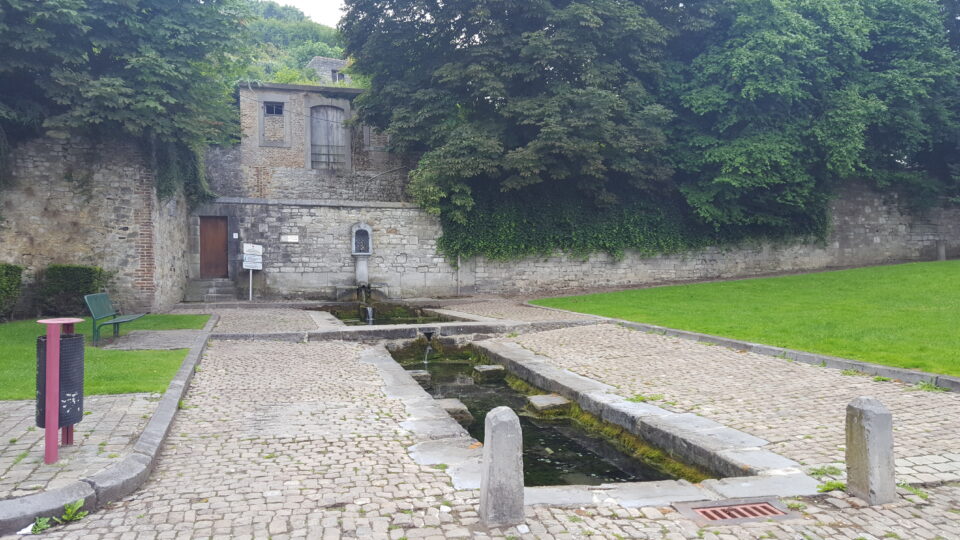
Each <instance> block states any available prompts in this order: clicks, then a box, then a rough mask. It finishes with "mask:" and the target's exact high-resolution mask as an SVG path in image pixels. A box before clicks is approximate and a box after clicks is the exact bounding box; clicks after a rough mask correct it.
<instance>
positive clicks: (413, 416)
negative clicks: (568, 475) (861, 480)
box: [361, 343, 818, 507]
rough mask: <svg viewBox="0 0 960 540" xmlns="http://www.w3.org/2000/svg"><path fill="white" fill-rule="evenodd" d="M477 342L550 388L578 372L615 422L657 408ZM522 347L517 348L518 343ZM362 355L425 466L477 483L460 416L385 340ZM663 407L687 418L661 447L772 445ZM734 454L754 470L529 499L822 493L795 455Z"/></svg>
mask: <svg viewBox="0 0 960 540" xmlns="http://www.w3.org/2000/svg"><path fill="white" fill-rule="evenodd" d="M474 345H475V346H477V347H479V348H481V349H483V350H485V351H486V352H487V353H488V354H491V355H492V356H493V354H492V353H491V351H498V354H496V355H495V356H496V357H497V359H501V360H506V361H508V362H510V364H509V365H508V367H510V368H511V369H513V368H515V367H518V366H520V367H521V368H524V372H523V373H521V372H515V373H516V374H517V375H519V376H521V377H523V376H524V375H526V374H529V373H530V372H531V370H533V371H536V372H538V373H540V374H541V377H542V378H540V379H536V380H531V381H530V382H531V383H533V384H537V383H539V384H543V385H545V386H547V388H545V389H547V390H549V389H551V387H552V388H557V389H559V388H560V387H562V386H567V384H568V383H570V381H571V380H573V379H576V381H577V383H575V384H574V385H573V386H571V388H573V387H576V386H577V384H580V385H581V386H580V388H581V390H585V389H586V387H589V388H590V389H591V392H588V394H589V396H590V398H591V399H592V400H594V401H593V405H592V408H593V412H594V414H596V415H597V416H601V417H602V418H603V419H604V420H607V421H613V422H614V423H617V422H616V421H617V420H620V421H621V422H625V423H628V424H630V425H631V426H634V428H635V426H636V425H637V424H636V423H635V422H632V421H628V419H631V418H635V417H634V416H633V415H634V414H635V413H636V412H637V411H639V410H641V409H642V410H644V411H650V410H651V409H658V408H657V407H653V406H651V405H647V404H634V403H629V402H626V400H624V399H623V398H621V397H619V396H614V395H612V394H609V393H607V392H606V391H605V389H606V388H609V387H607V386H606V385H602V384H601V383H598V382H596V381H593V380H590V379H587V378H585V377H580V376H579V375H575V374H573V373H570V372H564V371H561V370H557V369H556V368H552V367H549V366H546V364H545V363H542V362H541V363H540V365H531V364H532V363H531V362H528V361H526V360H524V359H520V360H518V359H517V357H518V356H523V355H522V354H520V355H517V354H515V353H516V352H517V351H516V350H514V349H512V347H510V344H506V345H507V346H506V347H505V348H504V347H503V346H504V345H505V344H501V343H484V344H478V343H475V344H474ZM517 348H518V349H519V347H517ZM506 349H509V350H506ZM520 351H523V352H526V353H527V354H531V355H532V353H529V351H525V350H524V349H520ZM499 353H503V354H505V355H506V356H503V355H501V354H499ZM361 361H362V362H364V363H367V364H372V365H374V366H375V367H376V368H377V369H378V370H379V372H380V375H381V376H382V377H383V380H384V392H385V394H386V396H387V397H388V398H392V399H399V400H401V401H402V402H403V404H404V407H405V409H406V412H407V419H406V420H405V421H403V422H402V423H401V427H403V428H404V429H407V430H409V431H410V432H411V433H412V434H413V436H414V438H415V440H416V443H415V444H414V445H413V446H411V447H409V448H408V452H409V453H410V456H411V457H412V458H413V460H414V461H415V462H416V463H418V464H421V465H439V464H443V465H446V467H445V471H446V472H447V474H449V475H450V477H451V480H452V482H453V486H454V488H456V489H479V488H480V471H481V464H480V460H481V454H482V445H480V444H479V443H478V442H477V441H476V440H475V439H473V438H472V437H470V435H469V434H468V433H467V432H466V430H465V429H464V428H463V427H462V426H461V425H460V424H459V423H457V422H456V421H455V420H454V419H453V418H452V417H450V415H449V414H447V412H446V411H444V410H443V409H442V408H441V407H440V406H439V405H437V404H436V400H434V399H433V398H432V397H431V396H430V394H428V393H427V392H426V390H424V389H423V388H422V387H421V386H420V384H419V383H417V382H416V381H415V380H413V377H412V376H410V374H409V373H408V372H407V371H406V370H405V369H403V367H402V366H400V364H398V363H397V362H396V361H395V360H393V358H392V357H391V356H390V354H389V353H388V352H387V350H386V348H385V347H383V346H382V345H380V346H376V347H373V348H370V349H367V350H365V351H363V353H361ZM544 366H546V367H549V368H550V370H553V372H549V370H543V369H542V368H543V367H544ZM617 400H620V401H619V402H618V401H617ZM621 402H622V403H621ZM634 405H640V407H639V408H634ZM585 409H586V407H585ZM660 410H661V411H662V412H663V413H664V414H663V415H660V416H659V417H660V418H662V417H665V416H667V415H674V416H675V417H676V418H677V419H679V420H683V421H684V422H678V423H677V424H672V425H667V426H666V427H664V428H661V429H662V433H663V434H664V437H665V438H666V440H665V444H664V446H663V447H665V448H674V447H676V446H677V445H679V446H683V444H685V442H684V441H689V442H690V443H691V444H693V445H700V446H699V447H698V448H703V446H704V445H706V444H709V443H710V437H711V436H712V435H713V434H714V433H717V434H719V435H718V436H720V437H726V438H727V439H728V440H733V441H736V440H737V438H736V435H739V436H742V437H744V438H745V439H743V440H745V441H747V440H749V441H759V442H763V443H764V444H766V441H762V440H761V439H757V438H755V437H751V436H750V435H747V434H743V433H740V432H736V431H735V430H732V429H729V428H725V427H723V426H720V425H719V424H716V425H717V426H718V428H715V429H714V428H708V427H706V424H704V422H710V421H709V420H706V419H702V418H699V417H696V416H695V415H689V414H684V415H679V414H675V413H670V412H669V411H663V410H662V409H660ZM691 419H699V421H698V422H695V423H694V422H693V420H691ZM686 422H690V423H694V425H692V426H690V428H689V431H686V430H687V426H686ZM625 427H626V426H625ZM628 429H630V428H628ZM670 436H674V438H672V439H670V438H669V437H670ZM746 438H749V439H746ZM656 442H660V441H656ZM714 444H722V443H714ZM728 454H729V455H725V457H724V459H727V460H728V462H732V463H736V461H734V458H735V457H736V456H740V458H741V461H742V462H743V463H744V465H747V466H749V467H750V471H749V472H750V473H752V474H754V475H755V476H739V477H734V478H724V479H720V480H706V481H704V482H703V483H701V484H699V485H694V484H691V483H690V482H687V481H685V480H667V481H658V482H625V483H617V484H603V485H599V486H550V487H547V486H541V487H527V488H525V489H524V500H525V504H527V505H538V504H548V505H551V506H582V505H595V504H601V503H604V502H607V501H610V500H613V501H616V502H617V503H618V504H621V505H623V506H627V507H641V506H659V505H666V504H671V503H673V502H682V501H702V500H717V499H725V498H733V497H742V496H746V495H744V494H748V495H749V496H761V495H774V496H803V495H817V494H818V493H817V491H816V487H817V481H816V480H814V479H813V478H810V477H809V476H807V475H805V474H803V472H802V471H801V470H800V469H799V464H797V463H795V462H793V461H790V460H788V459H786V458H783V457H781V456H778V455H776V454H773V453H772V452H769V451H766V450H762V449H749V450H744V451H743V452H740V453H739V454H738V452H737V451H735V450H734V451H731V452H729V453H728ZM744 472H745V471H742V470H740V471H738V472H737V474H740V475H742V474H744Z"/></svg>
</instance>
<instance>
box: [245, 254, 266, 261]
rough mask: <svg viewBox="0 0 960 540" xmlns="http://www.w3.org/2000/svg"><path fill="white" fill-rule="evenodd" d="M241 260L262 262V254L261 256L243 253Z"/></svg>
mask: <svg viewBox="0 0 960 540" xmlns="http://www.w3.org/2000/svg"><path fill="white" fill-rule="evenodd" d="M243 262H254V263H262V262H263V256H261V255H244V256H243Z"/></svg>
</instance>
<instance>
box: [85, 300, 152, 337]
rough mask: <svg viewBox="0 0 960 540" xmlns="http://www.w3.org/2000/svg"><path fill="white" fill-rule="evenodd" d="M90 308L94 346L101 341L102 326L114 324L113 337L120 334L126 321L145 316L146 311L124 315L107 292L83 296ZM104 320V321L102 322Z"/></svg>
mask: <svg viewBox="0 0 960 540" xmlns="http://www.w3.org/2000/svg"><path fill="white" fill-rule="evenodd" d="M83 300H84V302H86V303H87V308H88V309H89V310H90V316H91V317H93V346H94V347H96V346H97V343H98V342H99V341H100V328H102V327H104V326H107V325H108V324H112V325H113V337H117V336H118V335H120V325H121V324H123V323H126V322H130V321H135V320H137V319H139V318H140V317H143V316H144V315H145V313H138V314H136V315H123V314H121V313H120V312H119V311H117V308H115V307H113V302H111V301H110V295H109V294H107V293H97V294H88V295H86V296H84V297H83ZM100 321H103V322H100Z"/></svg>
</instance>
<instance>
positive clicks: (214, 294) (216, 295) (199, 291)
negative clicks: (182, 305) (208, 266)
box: [184, 278, 237, 302]
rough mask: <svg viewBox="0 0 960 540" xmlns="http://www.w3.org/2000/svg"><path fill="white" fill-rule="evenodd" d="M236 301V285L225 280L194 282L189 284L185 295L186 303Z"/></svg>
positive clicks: (197, 280)
mask: <svg viewBox="0 0 960 540" xmlns="http://www.w3.org/2000/svg"><path fill="white" fill-rule="evenodd" d="M236 299H237V287H236V284H235V283H234V282H233V281H232V280H230V279H225V278H217V279H196V280H193V281H191V282H190V283H188V284H187V292H186V294H185V295H184V302H230V301H235V300H236Z"/></svg>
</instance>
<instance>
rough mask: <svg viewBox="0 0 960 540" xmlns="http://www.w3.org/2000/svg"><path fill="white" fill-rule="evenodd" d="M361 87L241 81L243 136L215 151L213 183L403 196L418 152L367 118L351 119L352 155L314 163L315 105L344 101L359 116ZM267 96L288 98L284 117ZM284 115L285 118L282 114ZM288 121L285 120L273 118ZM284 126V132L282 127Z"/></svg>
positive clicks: (246, 190)
mask: <svg viewBox="0 0 960 540" xmlns="http://www.w3.org/2000/svg"><path fill="white" fill-rule="evenodd" d="M358 93H359V91H357V90H354V89H349V88H345V89H338V88H328V89H319V88H316V87H306V86H296V85H267V86H265V87H262V88H260V87H257V88H241V89H240V125H241V130H242V137H241V141H242V142H241V143H240V144H239V145H237V146H235V147H230V148H212V149H211V150H210V151H209V152H208V154H207V159H206V162H207V177H208V180H209V182H210V187H211V188H212V189H213V191H214V192H215V193H217V194H218V195H220V196H222V197H254V198H266V199H324V200H343V201H377V202H384V201H387V202H397V201H405V200H407V199H406V197H405V192H404V188H405V186H406V182H407V173H408V172H409V170H410V168H411V167H412V166H413V164H414V162H413V159H412V158H410V157H403V156H398V155H396V154H391V153H389V152H387V149H386V145H387V141H386V137H384V136H383V135H381V134H378V133H376V131H374V130H372V129H370V128H368V127H364V126H352V127H351V126H348V125H346V124H345V125H344V127H343V129H344V133H345V137H346V138H347V141H348V142H349V153H348V159H347V163H346V165H345V166H344V167H341V168H338V169H313V168H311V162H310V133H309V125H310V108H311V107H313V106H317V105H330V106H335V107H338V108H340V109H342V110H344V112H345V121H347V122H348V121H349V120H350V118H351V108H350V100H351V99H352V98H353V97H355V96H356V95H357V94H358ZM264 102H276V103H283V110H284V113H283V116H282V117H274V116H271V117H265V116H264V111H263V103H264ZM280 118H282V120H281V119H280ZM277 121H282V122H283V126H282V127H278V126H277V125H274V124H270V122H277ZM281 132H282V133H283V137H282V138H281V139H277V137H278V135H277V134H278V133H281Z"/></svg>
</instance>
